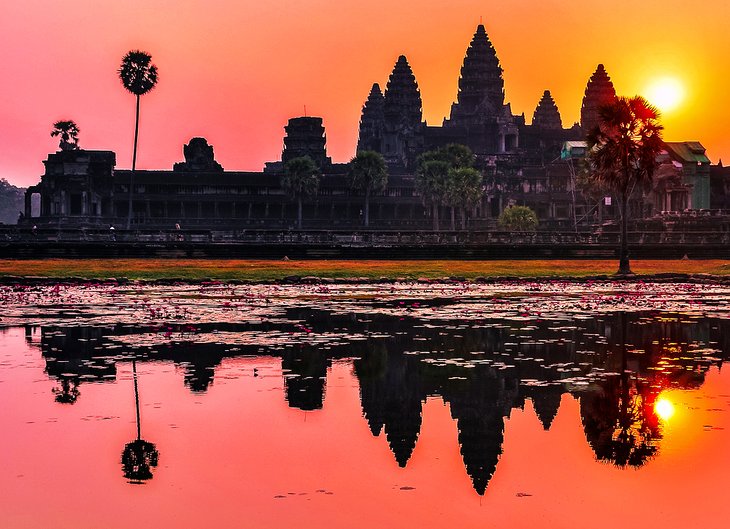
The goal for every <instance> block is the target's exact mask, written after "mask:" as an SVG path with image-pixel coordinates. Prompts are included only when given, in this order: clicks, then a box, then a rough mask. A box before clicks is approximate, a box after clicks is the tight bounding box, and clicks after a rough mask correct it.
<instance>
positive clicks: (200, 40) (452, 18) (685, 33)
mask: <svg viewBox="0 0 730 529" xmlns="http://www.w3.org/2000/svg"><path fill="white" fill-rule="evenodd" d="M632 4H637V5H632ZM480 20H481V21H482V22H483V23H484V25H485V27H486V29H487V33H488V34H489V37H490V39H491V41H492V43H493V44H494V46H495V48H496V50H497V55H498V57H499V59H500V62H501V65H502V68H503V69H504V80H505V92H506V101H507V102H509V103H510V104H511V106H512V111H513V113H515V114H522V113H525V115H526V117H527V121H528V122H529V121H530V120H531V119H532V113H533V112H534V109H535V106H536V105H537V103H538V101H539V100H540V97H541V96H542V93H543V91H544V90H546V89H549V90H550V91H551V92H552V94H553V97H554V99H555V101H556V103H557V105H558V108H559V110H560V113H561V115H562V118H563V125H564V126H570V125H572V124H573V123H574V122H576V121H578V120H579V116H580V105H581V99H582V97H583V92H584V90H585V86H586V83H587V81H588V78H589V77H590V75H591V74H592V73H593V71H594V70H595V69H596V66H597V65H598V64H599V63H603V64H604V65H605V67H606V70H607V72H608V74H609V75H610V76H611V78H612V80H613V82H614V85H615V87H616V90H617V92H618V93H619V94H620V95H627V96H630V95H637V94H638V95H648V94H649V93H650V92H649V90H650V87H651V85H652V84H654V83H656V82H657V81H658V80H659V79H666V78H668V79H670V80H672V81H673V82H674V83H675V85H679V86H680V87H681V91H682V92H683V98H682V100H681V102H680V103H679V104H678V105H677V106H676V107H675V108H674V109H672V110H666V111H665V112H664V114H663V119H662V122H663V124H664V126H665V138H666V139H667V140H669V141H683V140H698V141H701V142H702V144H703V145H704V146H705V147H706V148H707V150H708V155H709V157H710V159H711V160H712V161H713V163H716V162H717V161H718V159H721V158H722V159H724V160H726V163H727V161H730V134H727V133H726V132H725V131H726V128H727V126H726V124H727V123H728V121H730V101H729V100H728V95H727V94H728V92H727V86H728V83H730V59H728V57H730V36H728V33H727V21H728V20H730V2H727V0H703V1H702V2H689V1H686V0H643V1H642V2H635V1H630V0H614V1H613V2H586V1H585V0H583V1H573V0H539V1H538V0H509V1H505V0H500V1H492V0H451V1H449V2H444V1H443V0H399V1H397V2H394V1H393V0H363V1H360V0H266V1H253V0H207V1H206V2H202V1H200V0H125V1H119V0H117V1H108V0H74V1H72V2H60V1H58V0H23V1H22V2H21V1H15V2H8V3H5V4H4V5H3V15H2V17H0V49H2V53H0V72H2V82H1V83H0V122H1V123H2V124H3V129H2V137H0V140H1V143H0V145H1V146H0V178H5V179H7V180H9V181H10V182H11V183H14V184H16V185H23V186H26V185H32V184H34V183H36V182H38V181H39V179H40V175H41V174H42V173H43V164H42V161H43V160H44V159H45V158H46V156H47V155H48V153H51V152H54V151H55V150H56V149H57V146H58V140H57V138H51V137H50V131H51V129H52V125H53V123H54V122H55V121H58V120H61V119H72V120H74V121H76V123H77V124H78V126H79V128H80V129H81V133H80V136H79V139H80V145H81V147H82V148H86V149H99V150H112V151H115V152H116V153H117V166H118V167H120V168H128V167H130V166H131V160H132V141H133V134H134V130H133V129H134V97H133V96H132V95H131V94H129V93H128V92H126V91H125V90H124V89H123V87H122V85H121V83H120V81H119V79H118V76H117V69H118V67H119V63H120V62H121V58H122V56H123V55H124V54H125V53H126V52H127V51H128V50H131V49H141V50H144V51H146V52H148V53H150V54H151V55H152V59H153V62H154V63H155V64H156V65H157V67H158V69H159V75H160V80H159V84H158V86H157V87H156V88H155V89H154V90H153V91H152V92H150V93H149V94H147V95H145V96H143V98H142V108H141V123H140V138H139V142H140V143H139V153H138V165H137V166H138V168H142V169H170V168H171V167H172V165H173V164H174V163H175V162H177V161H181V160H182V159H183V155H182V146H183V144H185V143H187V142H188V141H189V140H190V138H192V137H195V136H204V137H206V138H207V139H208V141H209V142H210V143H211V144H212V145H213V146H214V148H215V154H216V159H217V160H218V161H219V162H220V163H221V164H222V165H223V167H224V168H226V169H229V170H252V171H258V170H261V169H262V167H263V164H264V162H266V161H272V160H278V159H279V158H280V156H281V149H282V139H283V135H284V129H283V127H284V125H286V122H287V120H288V119H289V118H291V117H295V116H300V115H303V114H304V107H305V105H306V109H307V114H308V115H310V116H311V115H315V116H321V117H322V118H323V119H324V124H325V127H326V130H327V145H328V151H329V154H330V156H332V158H333V159H334V161H338V162H345V161H348V160H349V159H350V158H351V157H352V155H353V154H354V150H355V145H356V142H357V128H358V121H359V117H360V111H361V108H362V105H363V102H364V101H365V99H366V98H367V95H368V92H369V90H370V87H371V85H372V83H374V82H378V83H380V84H381V87H383V88H384V87H385V83H386V82H387V79H388V75H389V74H390V71H391V69H392V68H393V65H394V64H395V61H396V59H397V57H398V55H400V54H405V55H406V56H407V57H408V60H409V62H410V64H411V66H412V67H413V70H414V73H415V75H416V79H417V81H418V84H419V86H420V89H421V95H422V98H423V107H424V118H425V119H426V121H427V122H428V123H429V124H431V125H438V124H440V123H441V121H442V120H443V118H444V117H445V116H447V115H448V112H449V109H450V106H451V103H452V102H453V101H454V100H455V99H456V93H457V83H458V78H459V70H460V67H461V63H462V61H463V58H464V54H465V51H466V48H467V46H468V44H469V42H470V40H471V37H472V35H473V33H474V31H475V29H476V26H477V25H478V24H479V22H480Z"/></svg>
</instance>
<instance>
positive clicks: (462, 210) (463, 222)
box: [459, 207, 466, 231]
mask: <svg viewBox="0 0 730 529" xmlns="http://www.w3.org/2000/svg"><path fill="white" fill-rule="evenodd" d="M459 214H460V215H461V229H462V230H464V231H466V208H464V207H462V208H459Z"/></svg>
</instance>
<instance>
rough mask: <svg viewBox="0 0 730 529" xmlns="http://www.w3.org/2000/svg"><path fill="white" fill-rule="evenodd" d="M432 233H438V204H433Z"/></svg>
mask: <svg viewBox="0 0 730 529" xmlns="http://www.w3.org/2000/svg"><path fill="white" fill-rule="evenodd" d="M433 231H439V205H438V202H434V203H433Z"/></svg>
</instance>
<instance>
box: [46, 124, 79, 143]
mask: <svg viewBox="0 0 730 529" xmlns="http://www.w3.org/2000/svg"><path fill="white" fill-rule="evenodd" d="M79 132H80V130H79V127H78V125H76V122H75V121H72V120H66V121H56V122H55V123H54V124H53V130H52V131H51V137H54V136H61V142H60V143H59V144H58V146H59V147H60V149H61V150H62V151H73V150H76V149H78V148H79Z"/></svg>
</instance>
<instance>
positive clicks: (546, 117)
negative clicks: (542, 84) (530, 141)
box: [532, 90, 563, 130]
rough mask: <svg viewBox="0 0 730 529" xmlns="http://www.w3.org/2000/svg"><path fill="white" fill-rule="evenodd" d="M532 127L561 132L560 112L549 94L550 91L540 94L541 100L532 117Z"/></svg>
mask: <svg viewBox="0 0 730 529" xmlns="http://www.w3.org/2000/svg"><path fill="white" fill-rule="evenodd" d="M532 125H533V126H534V127H537V128H540V129H547V130H561V129H562V128H563V121H562V120H561V119H560V112H559V111H558V107H557V105H556V104H555V100H553V96H552V95H551V94H550V90H545V92H544V93H543V94H542V99H540V103H538V105H537V108H536V109H535V113H534V114H533V116H532Z"/></svg>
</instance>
